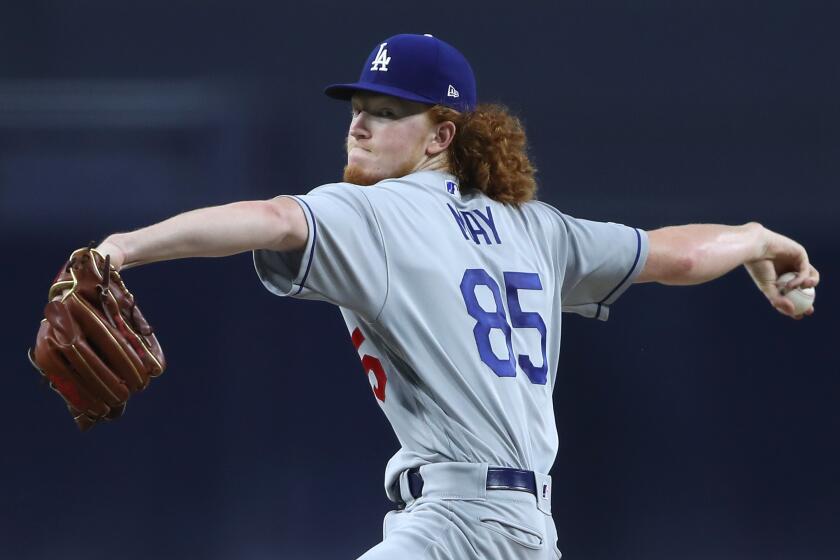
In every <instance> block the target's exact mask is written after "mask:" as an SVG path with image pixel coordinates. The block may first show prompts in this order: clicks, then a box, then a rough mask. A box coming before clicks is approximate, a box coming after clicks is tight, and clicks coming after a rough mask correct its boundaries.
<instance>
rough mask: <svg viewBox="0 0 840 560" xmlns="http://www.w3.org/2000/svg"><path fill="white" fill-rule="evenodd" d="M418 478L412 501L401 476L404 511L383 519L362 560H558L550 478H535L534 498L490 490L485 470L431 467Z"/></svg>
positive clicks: (469, 466)
mask: <svg viewBox="0 0 840 560" xmlns="http://www.w3.org/2000/svg"><path fill="white" fill-rule="evenodd" d="M420 474H421V475H422V476H423V495H422V496H421V497H419V498H417V499H416V500H415V499H414V498H413V497H412V496H411V494H410V492H409V491H408V482H407V480H406V474H405V473H403V474H402V476H401V477H400V493H401V495H402V499H403V501H404V502H405V503H406V507H405V509H403V510H395V511H390V512H388V513H387V514H386V515H385V521H384V523H383V525H384V526H383V533H384V535H383V541H382V542H381V543H380V544H378V545H376V546H375V547H373V548H372V549H370V550H369V551H367V552H366V553H365V554H363V555H362V556H361V557H360V558H359V560H396V559H399V560H473V559H474V560H479V559H481V560H559V558H560V556H561V554H560V551H559V550H558V549H557V546H556V542H557V530H556V528H555V526H554V520H553V519H552V518H551V478H550V477H549V476H548V475H541V474H537V475H536V477H537V488H538V492H540V494H541V496H540V497H535V496H533V495H532V494H530V493H527V492H522V491H518V490H487V488H486V486H487V465H486V464H475V463H438V464H431V465H425V466H423V467H420Z"/></svg>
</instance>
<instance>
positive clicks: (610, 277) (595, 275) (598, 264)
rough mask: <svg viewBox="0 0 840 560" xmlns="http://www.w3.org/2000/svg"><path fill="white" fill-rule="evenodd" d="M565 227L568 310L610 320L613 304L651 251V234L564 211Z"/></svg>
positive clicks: (563, 293) (564, 294)
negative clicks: (576, 216)
mask: <svg viewBox="0 0 840 560" xmlns="http://www.w3.org/2000/svg"><path fill="white" fill-rule="evenodd" d="M561 216H562V222H563V227H564V229H565V232H564V233H565V238H566V239H565V243H563V242H561V243H563V245H564V249H565V261H564V262H565V271H564V275H563V287H562V291H561V300H560V301H561V304H562V307H563V311H564V312H571V313H577V314H578V315H583V316H584V317H590V318H596V319H600V320H602V321H606V320H607V318H608V317H609V307H610V305H612V304H613V303H614V302H615V301H616V300H617V299H618V298H619V296H620V295H621V294H623V293H624V291H625V290H626V289H627V288H628V287H629V286H630V284H632V283H633V280H634V279H635V278H636V276H638V275H639V273H640V272H641V271H642V268H643V267H644V264H645V260H646V259H647V253H648V238H647V233H646V232H645V231H643V230H639V229H636V228H632V227H628V226H625V225H622V224H615V223H612V222H593V221H589V220H581V219H576V218H572V217H571V216H567V215H565V214H561Z"/></svg>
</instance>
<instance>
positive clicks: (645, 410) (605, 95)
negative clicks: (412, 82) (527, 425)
mask: <svg viewBox="0 0 840 560" xmlns="http://www.w3.org/2000/svg"><path fill="white" fill-rule="evenodd" d="M838 16H840V8H838V6H837V4H836V3H833V2H827V1H826V2H816V1H803V2H782V1H768V2H755V1H752V2H747V1H744V0H736V1H732V2H719V1H713V2H702V3H695V2H670V1H665V0H651V1H646V2H615V1H614V2H556V3H542V2H533V3H531V2H517V3H515V4H511V3H510V2H501V1H498V0H487V1H485V2H453V3H449V4H428V5H417V4H415V5H406V4H401V3H370V4H364V3H352V2H348V3H333V2H326V1H322V0H321V1H319V0H314V1H310V2H308V3H294V4H292V3H280V2H237V3H234V2H210V1H201V2H199V1H196V0H190V1H185V0H182V1H174V0H170V1H167V2H163V1H160V0H149V1H147V2H143V3H115V2H103V1H101V0H78V1H75V2H60V1H28V2H11V1H10V0H5V1H3V2H2V3H1V4H0V228H2V236H0V243H2V250H3V253H4V254H6V255H7V256H9V257H10V258H9V263H10V270H9V272H7V273H6V274H5V275H4V279H3V288H4V292H5V293H6V294H7V295H6V300H5V309H6V310H7V311H6V317H7V319H6V321H5V323H6V325H7V326H6V327H5V328H4V329H3V332H4V337H3V340H2V356H3V362H4V363H6V381H7V386H6V389H5V390H4V391H3V392H2V396H0V399H2V404H3V409H4V410H5V411H6V421H5V422H4V427H3V428H2V429H0V433H2V435H3V440H4V441H5V442H6V443H5V445H4V449H5V451H4V452H3V453H2V455H0V475H1V476H0V558H2V559H10V560H30V559H32V560H35V559H37V560H42V559H54V558H62V559H65V560H72V559H77V558H78V559H85V560H97V559H106V558H108V559H110V558H114V557H115V556H118V557H120V558H122V559H123V560H134V559H138V560H139V559H148V558H156V559H158V560H165V559H176V558H201V559H208V560H215V559H223V558H225V559H226V558H237V559H255V560H257V559H259V560H261V559H268V558H283V559H287V558H288V559H311V560H321V559H339V558H356V557H357V556H359V555H360V554H361V553H362V552H364V551H365V550H366V549H367V548H369V547H371V546H373V545H374V544H376V543H377V542H378V541H379V540H380V538H381V519H382V516H383V515H384V514H385V512H386V511H387V509H388V503H387V501H386V499H385V497H384V493H383V490H382V476H383V469H384V466H385V462H386V461H387V459H388V458H389V457H390V455H391V454H392V453H393V452H394V451H395V449H396V445H397V443H396V440H395V438H394V436H393V435H392V433H391V432H390V429H389V427H388V426H387V424H386V422H385V421H384V417H383V415H382V414H381V413H380V411H379V409H378V407H377V406H376V404H375V402H374V400H373V399H372V398H371V396H370V391H369V388H368V385H367V382H366V380H365V377H364V375H363V374H362V370H361V367H360V366H359V364H358V358H357V356H356V353H355V351H354V349H353V347H352V345H351V344H350V340H349V337H348V336H347V334H346V331H345V329H344V325H343V322H342V321H341V318H340V316H339V314H338V313H337V311H336V310H335V309H333V308H331V307H330V306H328V305H323V304H318V303H309V302H298V301H284V300H280V299H279V298H276V297H273V296H271V295H270V294H269V293H268V292H267V291H265V290H264V289H263V288H262V287H261V285H260V284H259V282H258V280H257V278H256V275H255V274H254V272H253V267H252V265H251V261H250V256H249V255H239V256H236V257H231V258H228V259H217V260H196V261H179V262H172V263H163V264H155V265H150V266H148V267H142V268H139V269H136V270H131V271H129V272H128V273H127V274H126V277H127V281H128V282H129V284H130V285H131V286H132V289H133V290H134V291H135V293H137V295H138V299H139V301H140V302H141V304H142V306H143V309H144V311H145V312H146V314H147V316H148V317H150V318H151V320H152V322H153V324H154V325H155V326H156V328H157V331H158V333H159V336H160V337H161V340H162V343H163V345H164V349H165V350H166V352H167V357H168V359H169V369H168V371H167V373H166V374H165V375H164V376H163V377H161V378H160V379H159V380H157V382H156V383H154V384H153V386H152V387H151V389H150V390H149V391H147V392H145V393H143V394H142V395H138V396H136V397H135V398H134V399H132V402H131V405H130V406H129V409H128V413H127V416H126V417H124V418H123V419H122V420H120V421H119V422H118V423H115V424H112V425H107V426H102V427H98V428H96V429H94V430H93V431H92V432H90V433H87V434H84V435H80V434H78V433H76V431H75V427H74V426H73V424H72V422H71V420H70V418H69V417H68V415H67V414H66V412H65V410H64V407H63V405H62V404H61V403H60V401H59V399H58V397H57V396H56V395H53V394H52V393H50V392H49V391H48V390H47V389H45V388H44V387H43V386H40V385H39V383H38V380H37V375H36V374H35V372H34V370H32V369H31V368H30V366H29V364H28V362H27V360H26V357H25V351H26V348H27V347H28V346H29V345H31V343H32V342H33V341H34V335H35V332H36V330H37V325H38V320H39V317H40V313H41V310H42V307H43V305H44V303H45V299H46V290H47V287H48V285H49V281H50V279H51V278H52V276H53V275H54V273H55V272H56V271H57V269H58V267H59V266H60V264H61V263H62V262H63V260H64V259H65V258H66V256H67V255H68V254H69V252H70V251H71V250H72V249H74V248H76V247H77V246H80V245H84V244H86V243H87V242H88V241H89V240H94V239H95V240H99V239H102V238H103V237H104V236H105V235H107V234H108V233H110V232H113V231H119V230H128V229H134V228H137V227H140V226H143V225H147V224H149V223H152V222H156V221H159V220H161V219H163V218H166V217H168V216H170V215H172V214H174V213H177V212H181V211H184V210H188V209H192V208H196V207H201V206H208V205H215V204H222V203H227V202H232V201H235V200H241V199H255V198H269V197H272V196H275V195H277V194H280V193H302V192H306V191H308V190H310V189H312V188H314V187H316V186H318V185H320V184H323V183H326V182H332V181H334V180H336V179H337V178H338V176H339V173H340V170H341V167H342V163H343V144H342V141H343V137H344V134H345V131H346V126H347V123H348V110H347V107H346V106H345V105H344V104H342V103H339V102H335V101H332V100H328V99H327V98H325V97H324V96H323V95H322V94H321V90H322V88H323V87H324V86H325V85H326V84H328V83H331V82H334V81H344V80H351V79H354V78H355V77H356V76H357V74H358V71H359V69H360V64H361V63H362V61H363V60H364V57H365V56H366V55H367V53H368V52H369V50H370V48H371V47H372V46H373V45H374V44H375V43H376V42H377V41H378V40H380V39H382V38H384V37H387V36H390V35H393V34H395V33H402V32H412V33H432V34H435V35H436V36H438V37H440V38H442V39H444V40H446V41H448V42H450V43H452V44H453V45H455V46H456V47H458V48H459V49H460V50H462V51H463V52H464V53H465V54H466V55H467V57H468V58H469V59H470V61H471V62H472V65H473V67H474V70H475V72H476V74H477V78H478V88H479V96H480V98H481V99H483V100H485V101H501V102H504V103H506V104H508V105H509V106H510V107H511V108H512V109H513V110H514V111H515V112H516V113H518V114H519V115H521V117H522V118H523V120H524V121H525V124H526V127H527V130H528V132H529V137H530V139H531V144H532V153H533V155H534V158H535V160H536V164H537V166H538V168H539V169H540V173H539V178H540V184H541V191H540V197H541V198H542V199H543V200H546V201H548V202H550V203H552V204H555V205H556V206H558V207H559V208H561V209H562V210H564V211H565V212H567V213H570V214H572V215H575V216H579V217H586V218H590V219H598V220H605V221H616V222H623V223H627V224H631V225H634V226H638V227H642V228H645V229H653V228H656V227H660V226H663V225H668V224H677V223H685V222H699V221H706V222H723V223H732V224H734V223H743V222H746V221H751V220H755V221H760V222H762V223H764V224H765V225H767V226H768V227H771V228H773V229H776V230H778V231H781V232H784V233H786V234H788V235H790V236H792V237H794V238H796V239H797V240H799V241H800V242H802V243H803V244H804V245H805V246H806V247H807V248H808V249H809V253H810V254H811V257H812V260H813V262H814V263H815V264H816V266H817V267H819V268H820V270H821V272H822V274H823V282H824V283H823V286H822V287H821V289H820V290H819V294H818V297H817V302H816V303H817V306H816V307H817V313H816V315H815V316H814V317H812V318H811V319H809V320H807V321H802V322H795V321H790V320H786V319H784V318H782V317H781V316H780V315H778V314H777V313H776V312H775V311H773V310H772V309H771V308H770V307H769V306H768V305H767V304H766V302H765V301H764V300H763V298H762V296H761V295H760V294H759V293H758V292H757V291H756V290H755V289H754V288H753V287H752V285H751V282H750V280H749V278H748V276H747V274H746V273H745V272H744V271H736V272H734V273H733V274H731V275H729V276H728V277H726V278H724V279H721V280H720V281H717V282H715V283H712V284H707V285H703V286H697V287H691V288H681V289H677V288H663V287H657V286H647V285H645V286H639V287H635V288H633V289H631V290H630V291H629V292H628V293H627V294H626V295H625V296H623V298H622V300H621V301H620V302H619V303H618V304H617V305H616V306H615V308H614V309H613V316H612V318H611V319H610V321H609V322H608V323H596V322H593V321H589V320H585V319H582V318H579V317H569V318H568V320H567V322H566V324H565V327H564V331H565V332H564V333H563V336H564V344H563V354H562V356H561V363H560V370H559V374H558V383H557V387H556V392H555V407H556V412H557V422H558V427H559V430H560V438H561V444H560V451H559V455H558V459H557V462H556V465H555V469H554V471H553V475H554V476H555V481H556V482H555V490H554V503H555V506H554V509H555V515H554V517H555V520H556V522H557V525H558V532H559V535H560V542H559V546H560V549H561V550H562V551H563V553H564V558H569V559H574V558H586V559H589V560H595V559H613V558H624V559H645V560H651V559H674V558H677V559H681V560H690V559H700V558H716V559H717V560H724V559H748V558H762V559H775V558H778V559H782V558H784V559H803V560H816V559H836V558H838V557H840V544H838V538H837V534H838V527H840V506H838V503H840V482H839V481H840V477H838V467H840V450H839V449H838V438H837V434H838V432H839V431H840V412H838V406H837V403H838V397H840V382H838V377H837V376H838V373H840V367H838V359H837V357H836V352H835V350H836V349H835V348H834V347H833V344H836V341H837V336H838V332H839V329H838V325H840V323H838V319H837V316H836V313H835V311H836V309H837V295H836V293H837V290H833V289H832V285H833V278H835V277H837V276H838V275H840V267H838V264H837V262H838V257H839V256H840V249H838V241H840V230H838V211H840V196H839V195H838V193H837V186H838V179H839V178H840V110H838V99H840V66H838V62H837V59H838V58H837V57H838V53H840V39H839V38H838V34H837V21H838Z"/></svg>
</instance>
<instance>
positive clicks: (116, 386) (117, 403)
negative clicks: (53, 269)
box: [29, 248, 166, 431]
mask: <svg viewBox="0 0 840 560" xmlns="http://www.w3.org/2000/svg"><path fill="white" fill-rule="evenodd" d="M48 299H49V300H50V301H49V303H47V306H46V307H45V308H44V316H45V318H44V319H43V320H42V321H41V328H40V329H39V330H38V336H37V339H36V341H35V349H34V352H33V350H32V349H30V350H29V360H30V361H31V362H32V365H34V366H35V367H36V368H37V369H38V371H40V372H41V374H42V375H43V376H44V377H45V378H46V379H48V380H49V384H50V387H51V388H52V389H53V390H55V392H57V393H58V394H59V395H61V396H62V397H63V398H64V400H65V402H66V403H67V408H68V409H69V410H70V414H72V415H73V419H74V420H75V421H76V424H77V425H78V426H79V429H81V430H82V431H85V430H87V429H89V428H90V427H92V426H93V425H94V424H96V423H97V422H100V421H102V420H111V419H113V418H117V417H118V416H120V415H122V413H123V411H124V410H125V405H126V401H128V397H129V396H131V394H133V393H136V392H138V391H142V390H143V389H145V388H146V386H147V385H148V384H149V380H150V378H152V377H157V376H158V375H160V374H161V373H163V370H164V368H166V361H165V359H164V357H163V351H162V350H161V348H160V345H159V344H158V341H157V338H156V337H155V335H154V334H153V332H152V328H151V327H150V326H149V323H147V322H146V319H145V318H144V317H143V314H142V313H141V312H140V308H138V307H137V303H136V302H135V300H134V296H133V295H132V294H131V292H129V291H128V289H127V288H126V287H125V284H124V283H123V281H122V278H120V275H119V273H118V272H117V271H116V269H114V267H112V266H111V265H110V258H109V257H105V258H103V257H102V255H101V254H99V253H98V252H97V251H96V250H94V249H92V248H83V249H78V250H76V251H74V252H73V254H72V255H70V259H69V260H68V261H67V263H66V264H65V265H64V267H63V268H62V269H61V271H60V272H59V273H58V276H56V278H55V280H54V281H53V284H52V286H51V287H50V291H49V295H48Z"/></svg>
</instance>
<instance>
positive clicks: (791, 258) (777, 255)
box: [745, 231, 820, 319]
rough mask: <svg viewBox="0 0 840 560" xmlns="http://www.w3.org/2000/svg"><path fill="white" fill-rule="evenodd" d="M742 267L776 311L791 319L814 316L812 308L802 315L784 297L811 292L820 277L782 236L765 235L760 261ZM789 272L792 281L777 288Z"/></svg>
mask: <svg viewBox="0 0 840 560" xmlns="http://www.w3.org/2000/svg"><path fill="white" fill-rule="evenodd" d="M745 267H746V269H747V271H748V272H749V274H750V276H751V277H752V279H753V281H754V282H755V284H756V286H757V287H758V289H759V290H761V292H762V293H763V294H764V295H765V296H766V297H767V299H768V301H769V302H770V304H771V305H772V306H773V307H774V308H775V309H776V310H777V311H779V312H780V313H782V314H783V315H786V316H788V317H792V318H794V319H801V318H802V317H803V316H806V315H813V313H814V308H813V306H811V307H809V308H808V309H805V310H804V311H802V310H797V307H796V305H794V302H793V301H792V300H791V299H790V298H788V297H786V296H785V294H786V293H788V292H791V291H794V290H797V289H806V288H814V287H816V286H817V284H819V281H820V274H819V272H818V271H817V269H816V268H815V267H814V266H813V265H812V264H811V263H810V260H809V259H808V253H807V252H806V251H805V248H804V247H802V245H800V244H799V243H797V242H795V241H793V240H792V239H789V238H787V237H785V236H783V235H779V234H777V233H775V232H771V231H768V238H767V240H766V243H765V247H764V252H763V254H762V256H761V258H759V259H756V260H754V261H751V262H748V263H746V264H745ZM788 272H791V273H793V274H794V275H795V276H794V277H793V278H792V279H787V278H785V281H784V282H782V283H781V284H780V283H779V279H780V277H781V276H782V275H784V274H785V273H788Z"/></svg>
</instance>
